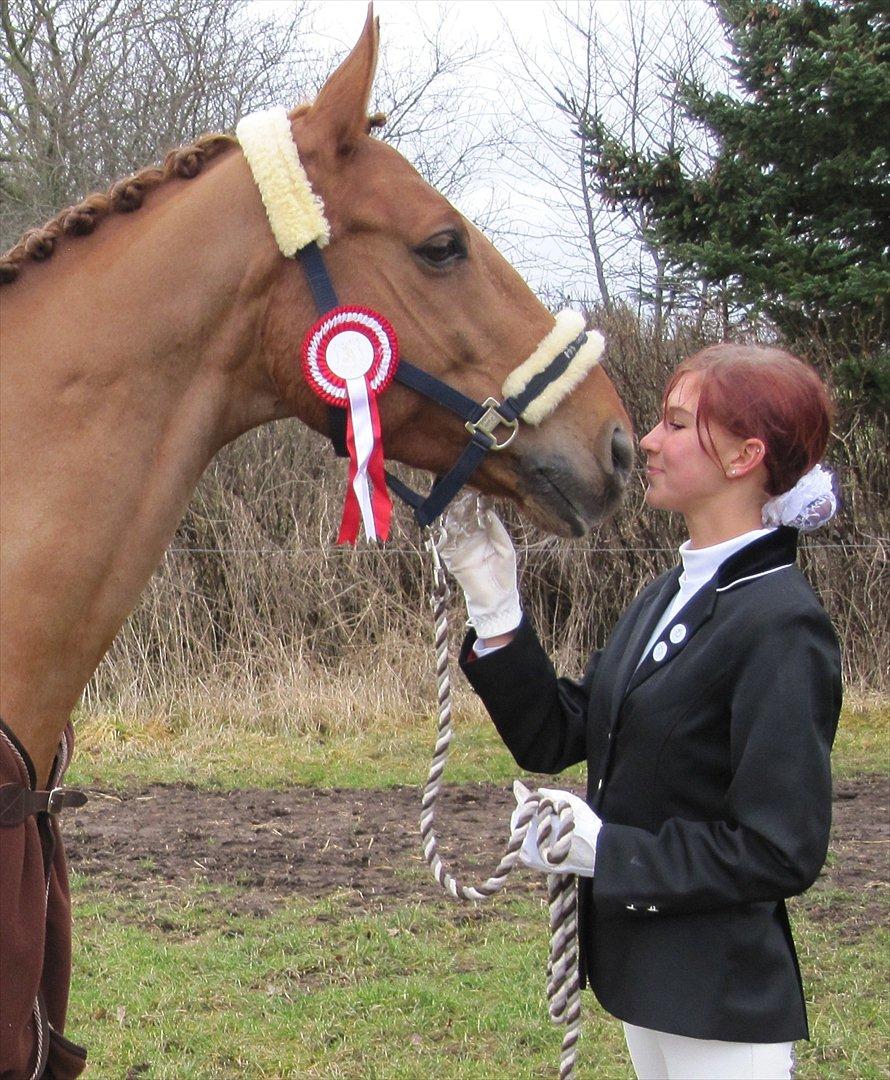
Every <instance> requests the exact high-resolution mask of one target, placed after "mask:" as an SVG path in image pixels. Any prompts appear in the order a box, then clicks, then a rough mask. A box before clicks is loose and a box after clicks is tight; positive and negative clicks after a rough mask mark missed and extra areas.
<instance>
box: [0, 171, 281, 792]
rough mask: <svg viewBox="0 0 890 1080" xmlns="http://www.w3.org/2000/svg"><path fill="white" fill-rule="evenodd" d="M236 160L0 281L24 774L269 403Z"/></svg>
mask: <svg viewBox="0 0 890 1080" xmlns="http://www.w3.org/2000/svg"><path fill="white" fill-rule="evenodd" d="M239 167H240V166H239V163H238V162H237V161H234V162H233V161H232V160H231V159H225V160H223V161H222V162H220V163H219V166H218V167H217V168H216V169H214V170H213V171H212V172H211V173H210V175H207V176H205V177H201V178H199V179H198V180H195V181H191V182H189V184H188V185H186V184H173V185H170V186H169V187H168V188H167V189H166V190H165V189H164V188H162V189H160V190H159V191H158V192H156V193H155V196H154V197H153V198H152V199H151V200H150V201H149V202H148V204H147V205H146V206H145V207H144V208H143V209H141V210H139V211H138V212H137V213H135V214H133V215H132V216H127V217H125V218H123V217H118V216H112V217H110V218H109V219H108V220H107V221H105V222H103V223H102V224H101V225H100V227H99V229H98V230H97V232H96V234H95V235H94V236H93V237H91V238H89V240H73V241H71V242H70V244H68V245H66V248H67V250H63V251H61V252H59V253H58V254H57V255H55V256H54V257H53V259H52V260H51V261H50V262H49V263H47V264H46V265H45V266H33V267H29V268H28V269H27V271H26V274H25V275H24V276H23V280H22V281H21V282H18V283H16V284H15V285H14V286H12V287H11V288H9V289H8V291H7V297H6V299H8V303H6V304H5V305H4V319H3V323H4V327H3V332H4V337H3V359H4V372H3V380H4V381H3V401H2V407H3V417H2V426H3V451H2V459H0V485H2V498H3V513H2V521H0V528H2V544H3V548H4V559H3V570H2V583H0V584H2V623H0V635H2V636H0V646H2V650H0V679H2V681H0V694H2V698H0V713H2V715H3V716H4V718H5V719H6V720H7V722H8V723H9V724H10V725H11V726H12V727H13V729H14V730H15V731H16V733H17V734H18V736H19V738H20V739H21V740H22V742H23V743H24V744H25V746H26V748H27V749H28V750H29V751H30V752H31V754H32V757H34V759H35V765H36V766H37V768H38V772H39V773H40V774H42V775H43V774H45V772H46V769H47V768H48V765H49V762H50V760H51V757H52V753H53V751H54V748H55V745H56V743H57V740H58V737H59V734H60V732H61V729H62V727H63V726H64V724H65V722H66V719H67V716H68V714H69V712H70V710H71V708H72V707H73V706H74V704H75V703H76V701H77V698H78V696H79V694H80V692H81V690H82V688H83V686H84V685H85V683H86V681H87V680H88V679H89V677H90V675H91V674H92V672H93V671H94V670H95V667H96V666H97V664H98V663H99V661H100V660H101V658H102V656H103V655H104V653H105V651H106V650H107V648H108V646H109V645H110V643H111V641H112V639H113V637H114V635H115V634H116V633H117V631H118V629H119V627H120V625H121V623H122V622H123V620H124V619H125V618H126V616H127V614H128V613H129V612H130V610H131V609H132V608H133V606H134V605H135V603H136V600H137V598H138V596H139V593H140V591H141V590H142V588H143V586H144V585H145V583H146V581H147V580H148V578H149V576H150V575H151V573H152V571H153V570H154V568H155V566H156V565H157V564H158V562H159V561H160V559H161V557H162V555H163V551H164V549H165V547H166V545H167V544H168V543H169V541H170V538H171V537H172V535H173V533H174V531H175V529H176V525H177V523H178V521H179V520H180V518H181V516H182V513H183V512H184V509H185V507H186V504H187V502H188V499H189V496H190V494H191V493H192V491H193V489H194V487H195V484H196V483H197V481H198V478H199V477H200V475H201V473H202V471H203V470H204V468H205V467H206V465H207V463H208V462H209V460H210V458H211V457H212V456H213V454H214V453H215V452H216V450H217V449H219V447H220V446H221V445H223V444H224V443H225V442H227V441H229V440H230V439H231V438H234V437H235V436H236V435H237V434H239V433H240V432H241V431H244V430H247V429H248V428H250V427H252V426H254V425H256V424H257V423H260V422H262V421H263V420H266V419H270V418H272V417H273V416H274V415H275V413H276V407H277V406H276V392H275V389H274V386H273V385H272V383H271V380H269V379H267V378H266V377H265V376H264V375H263V372H262V369H261V367H260V364H259V363H258V356H257V350H258V349H259V347H260V345H259V338H260V325H261V321H262V317H263V311H264V303H265V301H264V295H265V293H266V291H267V289H268V286H269V281H270V280H271V275H272V274H273V273H274V266H275V259H274V252H272V251H270V249H269V243H268V236H267V235H266V229H267V226H266V223H265V219H264V217H263V215H262V211H261V209H259V207H258V199H257V198H256V195H255V192H253V191H250V190H249V189H248V185H247V184H246V183H245V182H244V177H243V168H242V170H241V172H240V173H239V172H238V171H237V170H238V169H239ZM233 177H237V179H238V181H239V182H238V184H235V185H234V187H233V184H232V182H231V181H232V178H233ZM239 198H240V203H239ZM233 203H234V205H233ZM220 208H222V209H220ZM223 212H224V218H225V220H221V218H222V217H223ZM258 253H259V254H258Z"/></svg>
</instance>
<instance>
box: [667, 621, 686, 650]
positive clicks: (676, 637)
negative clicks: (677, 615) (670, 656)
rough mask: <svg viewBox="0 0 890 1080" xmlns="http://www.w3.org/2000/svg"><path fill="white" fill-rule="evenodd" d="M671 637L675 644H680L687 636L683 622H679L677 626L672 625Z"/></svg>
mask: <svg viewBox="0 0 890 1080" xmlns="http://www.w3.org/2000/svg"><path fill="white" fill-rule="evenodd" d="M669 636H670V639H671V641H672V642H673V643H674V644H675V645H679V644H680V642H681V641H682V640H683V638H685V637H686V627H685V626H684V625H683V624H682V623H681V622H679V623H677V625H676V626H672V627H671V632H670V635H669Z"/></svg>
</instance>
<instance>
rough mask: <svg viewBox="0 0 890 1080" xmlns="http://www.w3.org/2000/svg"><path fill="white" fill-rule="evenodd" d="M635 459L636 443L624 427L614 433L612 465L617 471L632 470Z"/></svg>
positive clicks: (616, 429)
mask: <svg viewBox="0 0 890 1080" xmlns="http://www.w3.org/2000/svg"><path fill="white" fill-rule="evenodd" d="M633 460H634V444H633V441H632V440H631V437H630V435H628V433H627V432H626V431H625V430H624V428H620V427H617V428H615V431H614V432H613V433H612V465H613V466H614V468H615V469H616V471H617V472H624V473H626V472H630V467H631V465H633Z"/></svg>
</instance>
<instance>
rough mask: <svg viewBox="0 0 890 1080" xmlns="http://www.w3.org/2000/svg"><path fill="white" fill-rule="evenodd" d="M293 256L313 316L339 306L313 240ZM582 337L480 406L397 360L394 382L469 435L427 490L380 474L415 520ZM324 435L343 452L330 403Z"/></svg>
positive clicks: (342, 419)
mask: <svg viewBox="0 0 890 1080" xmlns="http://www.w3.org/2000/svg"><path fill="white" fill-rule="evenodd" d="M297 255H298V256H299V258H300V261H301V263H302V264H303V270H304V271H305V273H306V280H307V281H308V282H309V288H310V289H311V290H312V296H313V298H314V299H315V306H316V308H317V309H318V313H319V315H325V314H327V312H329V311H331V310H332V309H333V308H335V307H339V301H338V300H337V294H336V292H335V291H334V286H333V284H332V283H331V279H330V277H329V275H328V271H327V267H326V266H325V262H324V256H323V255H322V253H321V250H320V248H319V247H318V245H317V244H316V243H314V242H313V243H311V244H308V245H307V246H306V247H304V248H301V249H300V250H299V251H298V252H297ZM586 340H587V334H586V333H583V332H582V333H581V334H579V335H578V337H576V338H575V340H574V341H572V342H571V343H570V344H569V345H567V346H566V347H565V349H563V351H562V352H561V353H559V354H558V355H557V356H555V357H554V359H553V360H551V361H550V363H549V364H548V365H547V367H546V368H544V370H543V371H540V372H538V374H537V375H534V376H533V377H532V378H531V379H529V381H528V383H527V384H526V386H525V387H524V388H523V389H522V391H521V392H520V393H518V394H514V395H513V396H512V397H508V398H505V399H504V401H502V402H498V401H496V400H495V399H494V398H488V399H487V400H486V401H484V402H483V403H482V404H481V405H480V404H479V403H478V402H476V401H473V399H472V398H469V397H467V396H466V395H465V394H462V393H461V392H460V391H459V390H455V389H454V388H453V387H451V386H448V385H447V384H446V383H443V382H441V381H440V380H439V379H437V378H435V377H434V376H432V375H429V374H427V372H425V371H421V370H420V368H417V367H415V366H414V365H413V364H410V363H409V362H408V361H407V360H405V359H403V358H400V359H399V363H398V366H397V367H396V373H395V379H396V381H397V382H400V383H402V384H403V385H404V386H410V387H411V389H412V390H416V391H417V392H418V393H420V394H423V395H424V397H428V398H430V399H431V400H432V401H435V402H437V403H438V404H439V405H443V406H444V407H445V408H446V409H450V410H451V412H453V413H456V414H457V416H459V417H460V418H461V420H463V421H464V425H465V426H466V428H467V431H468V432H469V434H470V441H469V443H468V444H467V446H466V448H465V449H464V450H463V451H462V452H461V454H460V456H459V457H458V459H457V461H456V462H455V463H454V465H452V467H451V468H450V469H449V470H448V472H447V473H445V475H444V476H441V477H437V478H436V481H435V483H434V484H433V487H432V490H431V491H430V493H429V495H427V496H426V497H424V496H423V495H421V494H420V493H419V492H417V491H412V489H411V488H409V487H408V485H407V484H404V483H403V482H402V481H401V480H399V478H398V477H396V476H393V475H392V474H391V473H389V472H387V473H386V482H387V484H388V486H389V488H390V490H391V491H393V492H394V493H395V494H396V495H397V496H398V497H399V498H400V499H402V500H403V501H404V502H406V503H407V504H408V505H409V506H410V507H411V508H412V510H413V511H414V518H415V520H416V521H417V523H418V525H421V526H424V525H429V524H430V523H431V522H433V521H435V520H436V518H437V517H438V516H439V515H440V514H441V513H442V512H443V511H444V510H445V508H446V507H447V506H448V504H449V503H450V502H451V500H452V499H453V498H454V497H455V495H457V493H458V492H459V491H460V489H461V488H462V487H463V486H464V484H466V482H467V481H468V480H469V479H470V477H471V476H472V475H473V473H474V472H475V470H476V468H477V467H478V466H479V464H480V463H481V462H482V459H483V458H484V457H485V455H486V454H487V453H488V452H489V451H490V450H496V449H502V448H503V447H504V446H506V445H507V443H509V442H510V441H512V439H513V437H514V435H515V433H516V429H517V427H518V424H519V419H520V417H521V416H522V414H523V413H524V412H525V410H526V409H527V408H528V406H529V404H530V403H531V402H532V401H534V399H535V398H536V397H538V396H539V395H540V394H541V393H542V392H543V391H544V390H545V389H546V388H547V387H548V386H549V385H550V384H551V383H552V382H554V380H556V379H558V378H559V377H560V375H562V373H563V372H564V371H565V370H566V368H568V366H569V364H570V363H571V362H572V360H573V359H574V357H575V356H576V355H577V353H578V350H579V349H580V348H581V346H582V345H583V344H584V342H585V341H586ZM502 424H503V425H506V426H507V427H508V428H510V429H511V432H510V435H509V437H508V438H507V439H506V440H505V441H504V442H501V443H499V442H498V440H497V439H496V438H495V436H494V432H495V431H496V430H497V428H498V427H500V426H501V425H502ZM328 438H329V439H330V440H331V443H332V444H333V447H334V450H335V452H336V453H337V455H338V456H339V457H346V456H347V455H348V451H347V449H346V410H345V409H340V408H337V407H336V406H333V405H331V406H329V407H328Z"/></svg>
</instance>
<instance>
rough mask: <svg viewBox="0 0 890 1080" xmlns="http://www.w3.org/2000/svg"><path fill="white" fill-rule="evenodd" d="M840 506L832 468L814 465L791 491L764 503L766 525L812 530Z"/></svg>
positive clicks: (832, 514)
mask: <svg viewBox="0 0 890 1080" xmlns="http://www.w3.org/2000/svg"><path fill="white" fill-rule="evenodd" d="M837 508H838V490H837V481H836V478H835V475H834V473H833V472H831V470H830V469H826V468H824V467H823V466H822V465H814V466H813V468H812V469H810V471H809V472H808V473H804V474H803V476H802V477H801V478H800V479H799V480H798V481H797V483H796V484H795V485H794V487H793V488H791V490H790V491H786V492H784V494H782V495H777V496H776V497H775V498H774V499H770V500H769V502H766V503H764V505H763V524H764V525H788V526H790V527H791V528H792V529H800V530H801V532H812V530H813V529H818V528H819V527H820V525H824V524H825V523H826V522H828V521H830V520H831V519H832V518H833V517H834V515H835V513H836V512H837Z"/></svg>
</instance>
